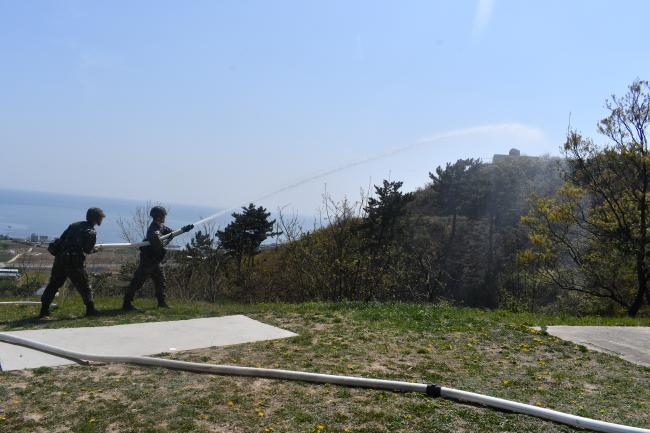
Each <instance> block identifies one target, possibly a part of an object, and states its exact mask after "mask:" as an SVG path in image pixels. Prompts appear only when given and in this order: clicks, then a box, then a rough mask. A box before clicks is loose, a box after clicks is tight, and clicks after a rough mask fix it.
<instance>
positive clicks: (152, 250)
mask: <svg viewBox="0 0 650 433" xmlns="http://www.w3.org/2000/svg"><path fill="white" fill-rule="evenodd" d="M172 231H173V230H172V229H170V228H169V227H167V226H166V225H164V224H158V223H157V222H156V221H153V222H152V223H151V224H150V225H149V229H148V230H147V237H146V238H145V239H144V240H145V241H148V242H149V245H147V246H145V247H141V248H140V264H139V265H138V268H137V269H136V271H135V273H134V274H133V278H132V279H131V283H130V284H129V286H128V287H127V289H126V293H125V294H124V307H125V308H129V307H131V302H133V298H134V296H135V292H136V291H138V290H139V289H140V288H141V287H142V285H143V284H144V282H145V281H146V280H147V278H149V277H151V279H152V280H153V283H154V286H155V288H156V299H158V305H159V306H166V305H167V304H166V303H165V288H166V281H165V273H164V271H163V269H162V267H161V266H160V263H161V262H162V260H163V258H164V257H165V254H166V252H167V250H165V245H167V243H168V242H169V238H168V239H165V240H164V241H163V240H161V239H160V238H161V237H162V236H164V235H167V234H169V233H172ZM131 308H132V307H131Z"/></svg>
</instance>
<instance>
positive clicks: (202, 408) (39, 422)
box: [0, 296, 650, 433]
mask: <svg viewBox="0 0 650 433" xmlns="http://www.w3.org/2000/svg"><path fill="white" fill-rule="evenodd" d="M96 303H97V306H98V307H99V309H100V310H102V311H103V314H102V316H100V317H99V318H88V319H87V318H82V317H81V316H82V314H83V311H84V310H83V305H81V303H80V301H79V299H78V297H72V296H70V297H68V298H67V299H66V300H65V302H64V303H63V305H61V308H60V309H59V310H57V311H56V312H55V314H54V316H53V318H52V319H51V320H48V321H43V322H37V321H34V320H32V319H31V318H30V317H32V316H34V315H35V314H36V313H37V308H34V307H0V308H2V309H1V310H0V330H17V329H34V328H54V327H72V326H99V325H109V324H121V323H134V322H147V321H159V320H182V319H190V318H194V317H207V316H218V315H227V314H246V315H248V316H249V317H252V318H254V319H258V320H261V321H263V322H265V323H269V324H272V325H276V326H280V327H282V328H285V329H289V330H291V331H294V332H297V333H298V334H300V336H299V337H296V338H291V339H285V340H277V341H270V342H260V343H255V344H243V345H237V346H229V347H221V348H210V349H201V350H193V351H187V352H181V353H174V354H165V355H163V356H165V357H168V358H173V359H183V360H190V361H196V362H211V363H219V364H234V365H247V366H257V365H259V366H262V367H270V368H286V369H295V370H305V371H314V372H322V373H333V374H346V375H359V376H367V377H377V378H388V379H398V380H407V381H417V382H426V383H440V384H442V385H444V386H449V387H454V388H459V389H463V390H467V391H474V392H480V393H485V394H489V395H493V396H497V397H503V398H508V399H513V400H516V401H521V402H525V403H531V404H538V405H541V406H544V407H550V408H553V409H558V410H562V411H566V412H570V413H577V414H580V415H583V416H588V417H593V418H598V419H602V420H605V421H610V422H617V423H623V424H629V425H634V426H648V425H650V411H649V410H648V405H649V404H650V370H649V369H644V368H642V367H637V366H635V365H633V364H630V363H627V362H625V361H622V360H620V359H618V358H616V357H613V356H609V355H606V354H602V353H596V352H592V351H585V350H584V349H582V348H580V347H579V346H576V345H574V344H571V343H567V342H563V341H560V340H558V339H557V338H555V337H552V336H549V335H546V334H545V333H536V332H533V331H531V330H530V329H529V328H528V327H527V325H540V326H544V325H549V324H617V325H635V324H644V325H647V324H648V322H649V321H650V320H649V319H648V318H643V319H638V320H634V321H631V320H630V319H628V318H616V319H610V318H600V317H591V318H579V319H578V318H571V317H568V316H545V315H532V314H515V313H509V312H504V311H496V312H488V311H482V310H476V309H459V308H453V307H448V306H434V305H412V304H378V305H375V304H356V303H343V304H324V303H307V304H297V305H292V304H254V305H241V304H222V305H217V304H207V303H193V302H181V301H178V300H171V305H172V308H171V309H169V310H159V309H157V308H155V306H154V305H155V304H154V302H153V301H150V300H138V301H137V302H136V303H137V304H138V305H139V306H141V307H144V308H145V310H144V311H143V312H138V313H131V314H122V313H121V312H120V311H119V306H120V300H119V299H111V298H106V299H98V300H97V302H96ZM0 397H3V398H0V417H1V418H0V419H2V420H1V421H0V431H12V432H14V431H16V432H23V431H24V432H27V431H30V432H31V431H61V430H65V431H92V432H110V431H137V432H167V431H174V432H213V431H231V432H271V431H273V432H285V431H286V432H288V431H291V432H296V431H300V432H319V433H328V432H348V431H350V432H393V431H402V432H421V431H441V432H444V431H459V432H464V431H467V432H479V431H513V432H514V431H516V432H570V431H574V429H572V428H570V427H566V426H561V425H558V424H553V423H549V422H545V421H541V420H537V419H534V418H531V417H526V416H522V415H513V414H508V413H504V412H498V411H493V410H490V409H486V408H482V407H477V406H470V405H463V404H458V403H453V402H449V401H445V400H433V399H430V398H427V397H425V396H421V395H417V394H393V393H387V392H378V391H369V390H361V389H353V388H344V387H338V386H318V385H309V384H302V383H292V382H282V381H273V380H265V379H254V378H234V377H219V376H204V375H196V374H191V373H184V372H176V371H169V370H163V369H147V368H139V367H131V366H122V365H106V366H92V367H82V366H69V367H60V368H53V369H37V370H32V371H20V372H7V373H0ZM5 402H6V403H5ZM575 431H577V430H575Z"/></svg>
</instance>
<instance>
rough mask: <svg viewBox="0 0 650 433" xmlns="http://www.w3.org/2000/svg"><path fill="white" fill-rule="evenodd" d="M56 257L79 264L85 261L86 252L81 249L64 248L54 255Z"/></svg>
mask: <svg viewBox="0 0 650 433" xmlns="http://www.w3.org/2000/svg"><path fill="white" fill-rule="evenodd" d="M56 258H57V259H59V260H62V261H64V262H65V263H68V264H79V263H83V262H85V261H86V254H84V252H83V251H82V250H77V249H74V250H64V251H61V253H59V254H58V255H57V256H56Z"/></svg>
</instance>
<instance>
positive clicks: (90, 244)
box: [81, 229, 97, 254]
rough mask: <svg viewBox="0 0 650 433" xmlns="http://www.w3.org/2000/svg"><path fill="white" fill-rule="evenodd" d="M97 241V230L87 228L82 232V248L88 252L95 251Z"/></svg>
mask: <svg viewBox="0 0 650 433" xmlns="http://www.w3.org/2000/svg"><path fill="white" fill-rule="evenodd" d="M96 242H97V232H95V230H93V229H86V230H84V231H83V232H82V234H81V249H82V250H83V251H84V253H86V254H91V253H94V252H95V251H94V248H95V243H96Z"/></svg>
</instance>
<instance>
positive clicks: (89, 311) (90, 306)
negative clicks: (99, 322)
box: [86, 302, 99, 317]
mask: <svg viewBox="0 0 650 433" xmlns="http://www.w3.org/2000/svg"><path fill="white" fill-rule="evenodd" d="M86 316H90V317H97V316H99V311H97V310H96V309H95V304H94V303H93V302H89V303H87V304H86Z"/></svg>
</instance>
